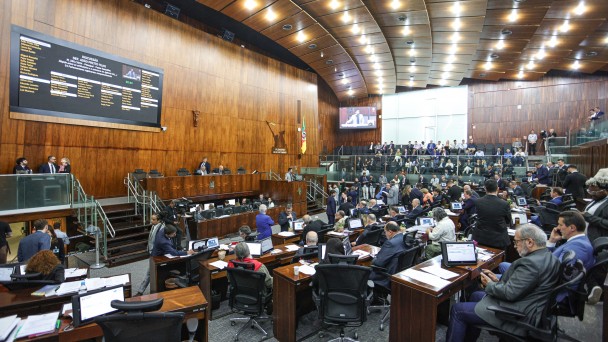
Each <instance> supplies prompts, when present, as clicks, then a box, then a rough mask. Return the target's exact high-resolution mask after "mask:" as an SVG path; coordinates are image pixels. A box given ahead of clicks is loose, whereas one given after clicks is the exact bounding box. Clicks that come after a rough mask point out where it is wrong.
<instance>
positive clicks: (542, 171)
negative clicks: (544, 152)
mask: <svg viewBox="0 0 608 342" xmlns="http://www.w3.org/2000/svg"><path fill="white" fill-rule="evenodd" d="M535 178H538V182H539V183H540V184H545V185H549V183H551V179H549V169H547V167H546V166H544V165H543V166H541V167H540V168H538V169H536V177H535Z"/></svg>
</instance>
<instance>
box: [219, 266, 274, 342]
mask: <svg viewBox="0 0 608 342" xmlns="http://www.w3.org/2000/svg"><path fill="white" fill-rule="evenodd" d="M232 262H233V263H234V261H232ZM245 264H250V263H245ZM251 265H252V266H253V264H251ZM227 273H228V280H229V281H230V286H229V290H230V296H229V305H230V309H231V310H232V311H233V312H238V313H242V314H245V315H247V316H249V317H243V318H241V317H239V318H231V319H230V325H232V326H234V325H235V324H236V322H237V321H245V325H243V326H242V327H241V329H239V331H237V333H236V334H235V335H234V340H235V341H238V339H239V335H240V334H241V333H242V332H243V331H244V330H245V329H247V327H251V328H252V329H253V328H256V329H258V330H259V331H261V332H262V333H263V334H264V338H265V337H267V336H268V333H267V332H266V330H264V329H263V328H262V327H261V326H260V324H259V323H258V321H267V320H271V319H272V317H270V316H268V315H266V313H265V312H264V308H265V307H266V305H267V304H268V303H270V301H271V300H272V292H271V293H266V284H265V280H266V274H264V273H262V272H256V271H252V270H247V269H242V268H239V267H231V268H228V269H227Z"/></svg>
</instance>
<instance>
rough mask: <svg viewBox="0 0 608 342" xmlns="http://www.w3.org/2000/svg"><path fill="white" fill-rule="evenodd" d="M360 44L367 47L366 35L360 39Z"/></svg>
mask: <svg viewBox="0 0 608 342" xmlns="http://www.w3.org/2000/svg"><path fill="white" fill-rule="evenodd" d="M359 43H361V44H363V45H365V43H367V38H366V37H365V35H364V34H362V35H361V38H359Z"/></svg>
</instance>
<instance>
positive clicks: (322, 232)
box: [317, 224, 334, 242]
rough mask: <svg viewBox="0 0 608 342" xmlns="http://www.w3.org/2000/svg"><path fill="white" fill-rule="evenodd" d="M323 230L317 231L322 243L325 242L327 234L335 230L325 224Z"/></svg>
mask: <svg viewBox="0 0 608 342" xmlns="http://www.w3.org/2000/svg"><path fill="white" fill-rule="evenodd" d="M321 228H322V229H321V230H319V231H317V237H318V238H319V241H320V242H322V241H325V234H327V233H329V232H331V231H332V230H334V226H333V225H331V224H324V225H323V226H322V227H321Z"/></svg>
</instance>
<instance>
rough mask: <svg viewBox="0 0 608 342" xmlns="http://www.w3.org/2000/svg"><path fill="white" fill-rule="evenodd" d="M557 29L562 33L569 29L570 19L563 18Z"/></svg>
mask: <svg viewBox="0 0 608 342" xmlns="http://www.w3.org/2000/svg"><path fill="white" fill-rule="evenodd" d="M559 30H560V31H561V32H564V33H565V32H568V30H570V21H569V20H568V19H566V20H564V23H563V24H562V26H560V27H559Z"/></svg>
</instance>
